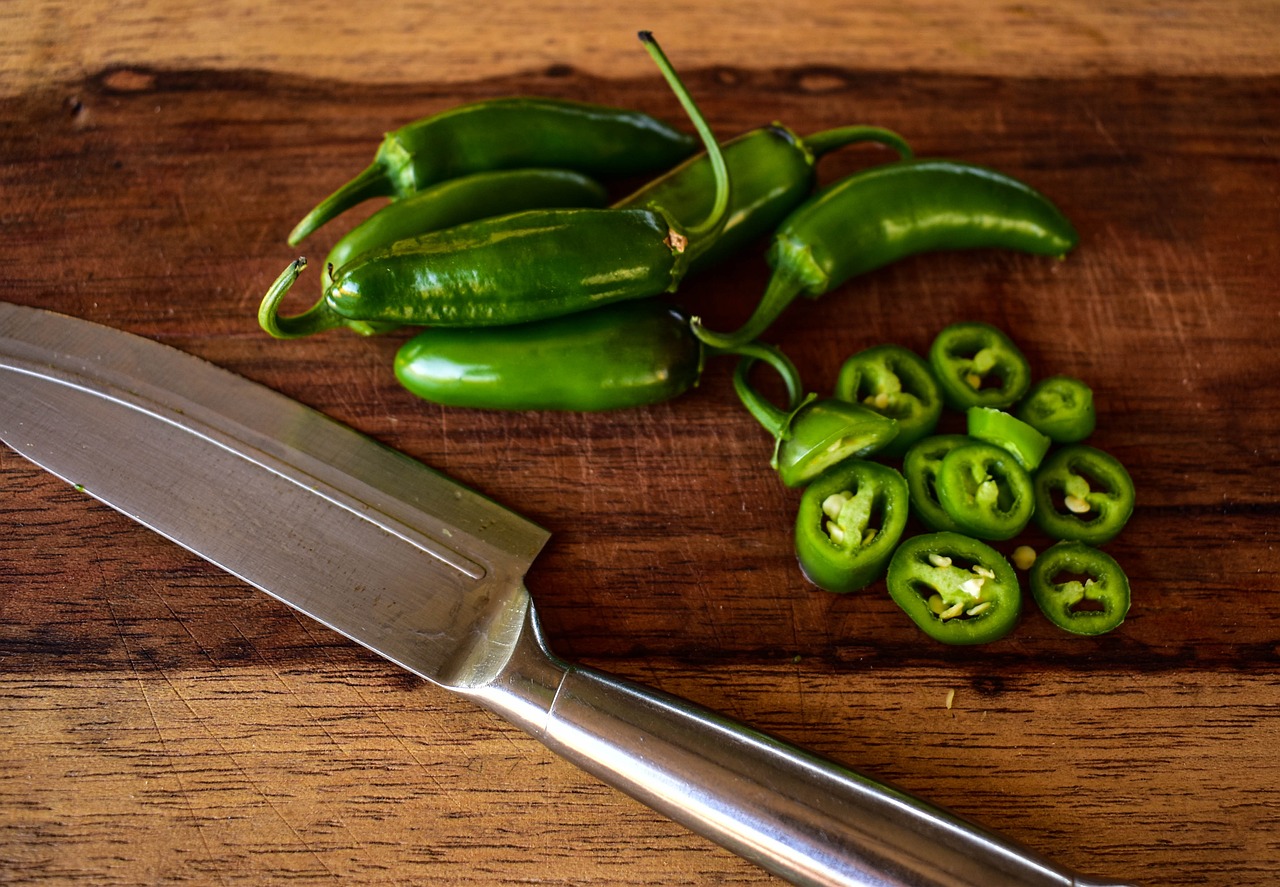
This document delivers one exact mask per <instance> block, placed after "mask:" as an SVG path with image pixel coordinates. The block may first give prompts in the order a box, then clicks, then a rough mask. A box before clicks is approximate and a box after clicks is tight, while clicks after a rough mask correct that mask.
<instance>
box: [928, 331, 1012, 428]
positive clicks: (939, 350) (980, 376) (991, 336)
mask: <svg viewBox="0 0 1280 887" xmlns="http://www.w3.org/2000/svg"><path fill="white" fill-rule="evenodd" d="M929 365H930V366H931V367H932V368H933V374H934V377H935V378H936V379H937V380H938V387H939V388H941V389H942V396H943V398H944V399H945V400H946V402H947V405H948V406H950V407H952V408H953V409H957V410H967V409H969V407H1008V406H1012V405H1013V404H1014V403H1016V402H1017V401H1018V400H1019V399H1020V398H1021V397H1022V396H1023V395H1024V394H1026V392H1027V389H1028V388H1029V387H1031V366H1030V364H1028V363H1027V359H1026V357H1024V356H1023V354H1022V352H1021V351H1020V350H1018V346H1017V345H1015V344H1013V340H1012V339H1010V338H1009V337H1008V336H1007V335H1005V334H1004V332H1002V331H1001V330H999V329H997V328H996V327H994V326H991V324H988V323H978V322H976V321H975V322H966V323H954V324H952V325H951V326H948V327H946V328H945V329H943V330H942V332H940V333H938V335H937V337H936V338H935V339H934V340H933V344H932V345H931V346H930V348H929Z"/></svg>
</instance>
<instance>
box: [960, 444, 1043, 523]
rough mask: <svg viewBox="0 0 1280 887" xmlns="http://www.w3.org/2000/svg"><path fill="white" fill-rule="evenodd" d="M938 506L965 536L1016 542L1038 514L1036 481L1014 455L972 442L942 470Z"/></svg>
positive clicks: (962, 448) (964, 446) (991, 445)
mask: <svg viewBox="0 0 1280 887" xmlns="http://www.w3.org/2000/svg"><path fill="white" fill-rule="evenodd" d="M937 487H938V501H939V502H940V503H942V509H943V511H945V512H946V513H947V516H948V517H950V518H951V520H952V521H954V522H955V524H956V526H957V527H959V528H960V530H961V532H963V533H967V534H968V535H971V536H977V537H978V538H979V539H1012V538H1013V537H1014V536H1016V535H1018V534H1019V533H1021V532H1022V531H1023V529H1024V528H1026V526H1027V524H1028V523H1029V522H1030V521H1031V512H1032V510H1033V509H1034V508H1035V493H1034V491H1033V489H1032V485H1031V475H1030V474H1028V473H1027V470H1026V469H1025V468H1023V467H1022V466H1021V465H1019V464H1018V462H1017V460H1016V459H1014V457H1013V454H1012V453H1010V452H1009V451H1008V450H1005V449H1002V448H1001V447H997V446H995V445H994V444H988V443H982V442H981V441H971V442H969V443H967V444H964V445H962V446H958V447H956V448H955V449H953V450H951V451H950V452H949V453H947V455H946V456H945V457H943V459H942V464H941V465H939V466H938V479H937Z"/></svg>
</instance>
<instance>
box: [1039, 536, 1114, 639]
mask: <svg viewBox="0 0 1280 887" xmlns="http://www.w3.org/2000/svg"><path fill="white" fill-rule="evenodd" d="M1081 577H1083V581H1082V579H1081ZM1059 580H1061V581H1059ZM1027 582H1028V584H1029V585H1030V587H1031V596H1032V597H1033V598H1034V599H1035V602H1036V604H1038V605H1039V607H1040V610H1041V612H1043V613H1044V615H1045V616H1046V617H1047V618H1048V619H1049V621H1050V622H1052V623H1053V624H1054V625H1056V626H1058V627H1059V628H1061V629H1063V630H1064V631H1069V632H1071V633H1072V634H1079V635H1086V636H1090V637H1092V636H1096V635H1100V634H1106V633H1107V632H1109V631H1111V630H1113V629H1115V628H1117V627H1118V626H1119V625H1120V624H1121V623H1122V622H1124V617H1125V616H1126V615H1127V614H1128V612H1129V603H1130V591H1129V577H1128V576H1126V575H1125V573H1124V570H1123V569H1121V567H1120V565H1119V564H1118V563H1116V560H1115V558H1113V557H1111V555H1109V554H1107V553H1106V552H1105V551H1100V550H1099V549H1097V548H1093V547H1092V546H1089V545H1085V544H1084V543H1083V542H1058V543H1056V544H1054V545H1053V546H1051V547H1050V548H1049V549H1048V550H1047V551H1045V552H1044V553H1043V554H1041V555H1040V556H1039V557H1038V558H1036V562H1035V563H1034V564H1033V565H1032V567H1031V572H1030V574H1029V575H1028V577H1027Z"/></svg>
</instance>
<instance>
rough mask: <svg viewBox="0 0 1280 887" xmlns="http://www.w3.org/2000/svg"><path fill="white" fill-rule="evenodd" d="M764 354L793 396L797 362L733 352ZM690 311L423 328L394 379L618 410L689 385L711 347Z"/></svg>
mask: <svg viewBox="0 0 1280 887" xmlns="http://www.w3.org/2000/svg"><path fill="white" fill-rule="evenodd" d="M744 352H746V353H750V354H752V355H754V356H755V357H757V358H759V359H761V360H764V361H767V362H768V363H769V364H770V365H771V366H772V367H773V368H774V369H775V370H777V372H778V373H779V375H780V376H781V377H782V379H783V381H784V382H785V383H786V385H787V389H788V393H789V394H790V396H791V398H792V400H793V401H795V400H798V398H799V395H800V393H801V392H800V390H799V389H800V381H799V378H798V375H797V373H796V371H795V367H794V366H793V365H792V364H791V362H790V361H789V360H787V359H786V357H785V356H784V355H782V353H781V352H779V351H777V350H776V349H773V348H770V347H769V346H766V345H762V344H759V343H749V344H748V345H746V346H743V350H740V351H735V352H733V353H735V354H741V353H744ZM719 353H721V352H719V351H718V350H716V349H712V348H710V347H709V346H706V345H703V343H702V342H701V341H700V340H699V339H698V338H697V337H696V336H694V335H693V332H692V331H691V330H690V329H689V320H688V318H687V317H686V316H685V315H684V314H683V313H681V312H680V311H678V310H677V309H675V308H673V307H671V306H669V305H667V304H665V303H664V302H662V301H660V300H655V299H642V300H640V301H635V302H620V303H618V304H616V305H606V306H604V307H602V308H596V309H594V310H591V311H583V312H579V313H577V314H573V315H570V316H568V317H557V318H553V319H551V320H542V321H536V322H534V323H523V324H516V325H514V326H501V327H488V328H485V329H476V330H458V329H449V328H444V327H441V328H434V329H427V330H423V331H422V332H420V333H418V335H416V336H414V337H413V338H412V339H410V340H409V341H407V342H405V344H404V345H402V346H401V347H400V350H399V351H398V352H397V353H396V359H395V373H396V378H397V379H398V380H399V381H400V384H401V385H403V386H404V387H405V388H406V389H407V390H409V391H410V392H412V393H413V394H416V395H417V396H418V397H421V398H423V399H424V400H429V401H431V402H433V403H438V404H443V405H445V406H452V407H470V408H475V409H496V410H576V411H593V410H615V409H624V408H628V407H637V406H643V405H646V404H652V403H658V402H659V401H664V400H668V399H670V398H673V397H676V396H677V395H680V394H683V393H684V392H686V391H688V390H689V389H690V388H692V387H693V386H694V385H696V384H697V383H698V381H699V379H700V378H701V376H702V370H703V366H704V363H705V359H706V357H707V356H708V355H712V354H719Z"/></svg>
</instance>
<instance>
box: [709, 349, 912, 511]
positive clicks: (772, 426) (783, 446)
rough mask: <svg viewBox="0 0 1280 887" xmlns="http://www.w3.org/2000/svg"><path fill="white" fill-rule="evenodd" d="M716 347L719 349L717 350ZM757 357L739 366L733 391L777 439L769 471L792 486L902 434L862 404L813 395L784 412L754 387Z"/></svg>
mask: <svg viewBox="0 0 1280 887" xmlns="http://www.w3.org/2000/svg"><path fill="white" fill-rule="evenodd" d="M713 347H716V346H713ZM754 363H755V360H754V358H752V357H745V358H743V359H742V360H741V361H739V362H738V367H737V369H736V370H735V371H734V375H733V389H734V391H735V392H736V393H737V395H738V399H739V400H740V401H741V402H742V405H743V406H744V407H746V409H747V412H749V413H750V414H751V415H752V417H753V418H754V419H755V420H756V421H757V422H759V423H760V424H761V425H762V426H763V427H764V429H765V430H766V431H768V432H769V433H770V434H771V435H773V441H774V446H773V456H772V458H771V459H770V461H769V464H770V466H771V467H772V468H773V469H774V470H776V471H777V472H778V477H779V478H781V480H782V482H783V483H784V484H785V485H786V486H788V487H802V486H804V485H806V484H807V483H809V481H811V480H813V479H814V478H815V477H817V476H818V475H819V474H821V473H822V472H823V471H826V470H827V469H828V468H830V467H831V466H833V465H835V464H837V463H839V462H843V461H844V460H845V459H851V458H854V457H862V456H870V455H871V454H872V453H876V452H879V451H880V450H881V449H883V448H884V446H885V445H886V444H888V443H889V442H890V441H891V440H893V438H894V437H895V436H896V435H897V433H898V423H897V422H895V421H894V420H893V419H890V418H889V417H888V416H882V415H880V414H879V413H877V412H875V411H874V410H869V409H867V408H866V407H864V406H862V405H860V404H851V403H845V402H844V401H842V400H837V399H835V398H827V399H822V400H819V399H818V396H817V395H816V394H809V395H807V396H806V397H805V398H804V399H803V400H801V401H800V402H799V403H798V404H792V405H789V407H788V409H785V410H784V409H781V408H779V407H777V406H776V405H774V404H773V403H772V402H770V401H769V400H768V399H767V398H766V397H764V396H763V395H762V394H761V393H760V392H759V391H757V390H756V389H755V388H753V387H752V386H751V382H750V380H749V378H748V377H749V375H750V372H751V368H752V365H753V364H754Z"/></svg>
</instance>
